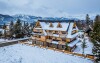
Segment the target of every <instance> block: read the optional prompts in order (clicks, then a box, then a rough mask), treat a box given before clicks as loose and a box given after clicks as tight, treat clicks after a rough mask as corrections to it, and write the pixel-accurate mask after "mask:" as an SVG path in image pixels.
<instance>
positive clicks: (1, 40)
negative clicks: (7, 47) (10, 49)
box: [0, 39, 8, 42]
mask: <svg viewBox="0 0 100 63" xmlns="http://www.w3.org/2000/svg"><path fill="white" fill-rule="evenodd" d="M3 41H8V39H0V42H3Z"/></svg>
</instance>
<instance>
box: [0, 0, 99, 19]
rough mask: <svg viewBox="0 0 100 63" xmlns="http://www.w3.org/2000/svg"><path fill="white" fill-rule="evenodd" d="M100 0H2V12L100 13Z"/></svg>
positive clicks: (59, 14) (0, 5)
mask: <svg viewBox="0 0 100 63" xmlns="http://www.w3.org/2000/svg"><path fill="white" fill-rule="evenodd" d="M99 5H100V0H20V1H18V0H0V13H3V14H10V15H14V14H28V15H35V16H44V17H46V16H53V17H69V16H76V17H77V16H79V15H80V16H82V15H85V14H87V13H89V14H91V15H95V14H100V6H99Z"/></svg>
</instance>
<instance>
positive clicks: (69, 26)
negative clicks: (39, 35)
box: [35, 22, 78, 38]
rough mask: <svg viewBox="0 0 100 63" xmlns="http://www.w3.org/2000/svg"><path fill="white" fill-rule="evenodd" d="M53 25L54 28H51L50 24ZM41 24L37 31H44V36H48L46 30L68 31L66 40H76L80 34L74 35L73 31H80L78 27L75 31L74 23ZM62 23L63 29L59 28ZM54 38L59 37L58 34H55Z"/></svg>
mask: <svg viewBox="0 0 100 63" xmlns="http://www.w3.org/2000/svg"><path fill="white" fill-rule="evenodd" d="M51 23H52V26H53V27H50V24H51ZM51 23H50V22H39V24H40V26H41V28H35V29H42V30H43V32H44V34H45V35H47V33H46V31H45V30H56V31H66V32H68V34H67V35H66V38H74V37H76V36H77V35H78V34H77V33H76V34H73V35H72V31H73V30H78V28H77V26H76V28H75V29H73V25H74V22H51ZM59 23H60V25H61V27H57V26H58V24H59ZM53 36H56V37H59V35H57V34H53Z"/></svg>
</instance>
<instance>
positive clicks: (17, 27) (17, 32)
mask: <svg viewBox="0 0 100 63" xmlns="http://www.w3.org/2000/svg"><path fill="white" fill-rule="evenodd" d="M14 29H15V30H14V34H15V36H16V38H20V37H23V32H22V24H21V20H20V19H18V20H17V22H16V24H15V25H14Z"/></svg>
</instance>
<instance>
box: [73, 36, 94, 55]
mask: <svg viewBox="0 0 100 63" xmlns="http://www.w3.org/2000/svg"><path fill="white" fill-rule="evenodd" d="M80 40H81V42H79V43H77V48H76V49H75V50H74V52H76V53H80V54H82V52H83V50H82V45H81V44H82V40H83V39H80ZM85 42H86V48H85V49H84V54H91V55H92V54H93V53H92V48H93V44H92V43H91V42H90V41H89V38H88V37H85Z"/></svg>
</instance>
